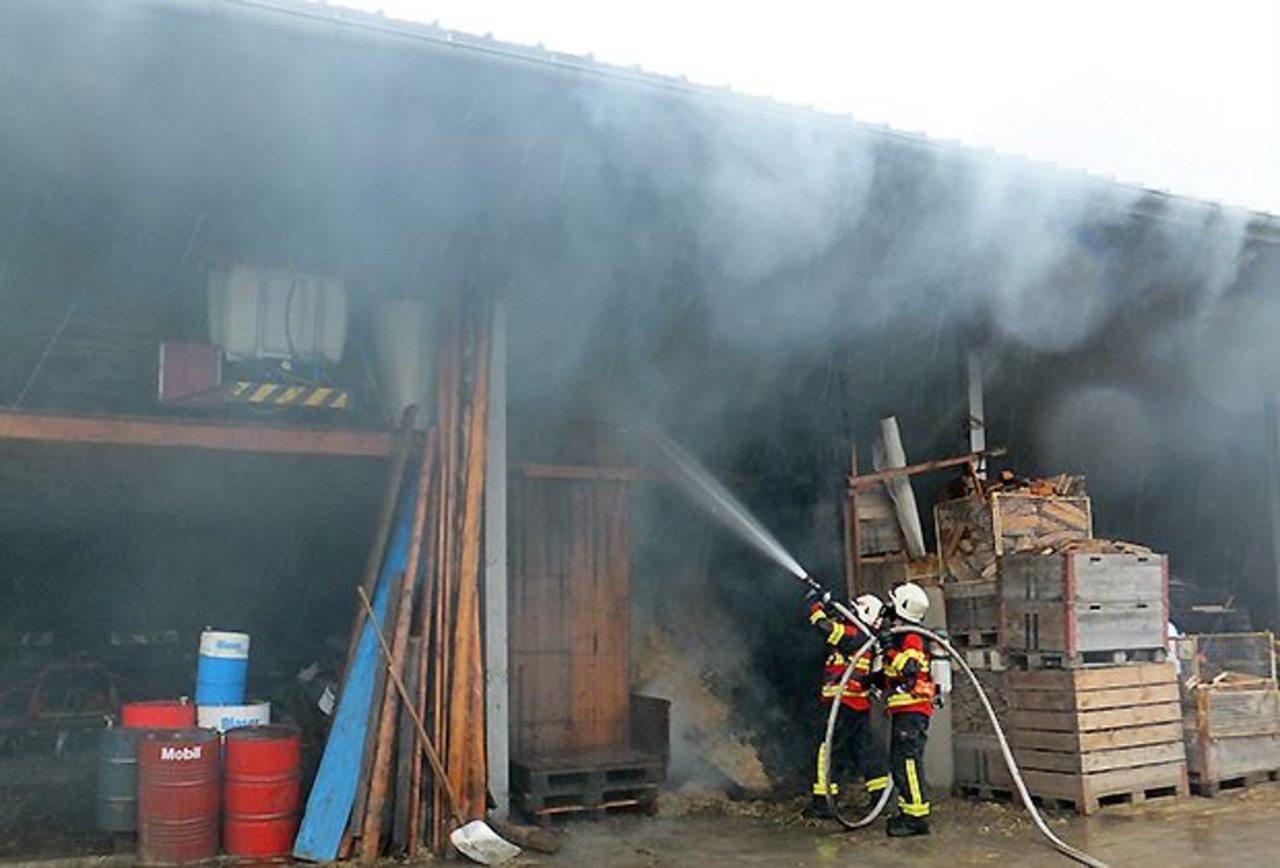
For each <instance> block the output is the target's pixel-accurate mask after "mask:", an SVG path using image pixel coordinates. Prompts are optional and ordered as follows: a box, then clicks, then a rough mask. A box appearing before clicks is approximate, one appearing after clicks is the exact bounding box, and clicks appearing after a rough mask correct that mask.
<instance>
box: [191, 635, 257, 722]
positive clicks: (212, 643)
mask: <svg viewBox="0 0 1280 868" xmlns="http://www.w3.org/2000/svg"><path fill="white" fill-rule="evenodd" d="M248 675H249V634H248V633H228V632H225V631H222V630H205V631H204V632H203V633H201V634H200V660H199V663H198V664H197V666H196V705H198V706H199V705H243V704H244V696H245V682H246V681H247V680H248Z"/></svg>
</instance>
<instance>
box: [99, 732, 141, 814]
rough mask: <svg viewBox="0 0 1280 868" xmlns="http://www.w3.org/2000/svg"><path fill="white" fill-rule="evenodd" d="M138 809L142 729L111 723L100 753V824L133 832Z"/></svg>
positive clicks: (104, 733) (103, 739) (103, 736)
mask: <svg viewBox="0 0 1280 868" xmlns="http://www.w3.org/2000/svg"><path fill="white" fill-rule="evenodd" d="M137 813H138V730H136V729H124V728H122V727H115V726H113V727H108V728H107V729H104V730H103V731H102V742H101V744H100V746H99V753H98V828H99V829H101V830H102V831H104V832H132V831H133V830H134V829H135V828H137V826H136V823H137Z"/></svg>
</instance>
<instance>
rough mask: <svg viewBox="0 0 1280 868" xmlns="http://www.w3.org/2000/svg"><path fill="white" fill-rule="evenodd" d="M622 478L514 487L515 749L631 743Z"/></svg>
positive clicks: (549, 751)
mask: <svg viewBox="0 0 1280 868" xmlns="http://www.w3.org/2000/svg"><path fill="white" fill-rule="evenodd" d="M628 494H629V493H628V488H627V483H626V482H622V481H617V480H558V479H530V478H521V479H518V480H514V481H513V485H512V486H511V505H512V511H511V526H512V528H513V532H512V534H511V541H512V542H511V584H510V593H511V601H510V602H511V638H510V648H511V733H512V736H511V738H512V756H513V757H515V758H535V757H545V756H548V755H555V754H573V753H585V752H592V751H602V750H603V751H615V750H623V749H626V748H627V747H628V744H629V739H630V732H629V698H628V697H629V689H628V677H629V667H630V660H629V657H628V653H627V643H628V635H627V623H628V611H627V595H628V582H629V572H630V570H629V562H630V538H629V531H628V521H629V508H628V500H629V497H628Z"/></svg>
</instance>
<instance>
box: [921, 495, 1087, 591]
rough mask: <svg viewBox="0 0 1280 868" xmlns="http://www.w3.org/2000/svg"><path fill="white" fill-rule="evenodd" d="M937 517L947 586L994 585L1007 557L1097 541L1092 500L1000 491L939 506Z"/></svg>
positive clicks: (943, 503) (938, 535) (944, 578)
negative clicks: (1001, 560)
mask: <svg viewBox="0 0 1280 868" xmlns="http://www.w3.org/2000/svg"><path fill="white" fill-rule="evenodd" d="M933 517H934V524H935V529H936V532H937V540H938V553H939V557H940V560H941V567H942V580H943V582H944V583H946V582H975V581H983V580H991V579H994V578H996V574H997V569H998V567H997V559H998V558H999V557H1001V556H1003V555H1008V554H1015V553H1018V552H1039V551H1044V550H1046V549H1053V548H1057V547H1060V546H1062V545H1063V544H1065V543H1068V542H1071V541H1072V540H1079V539H1089V538H1090V537H1092V536H1093V514H1092V510H1091V507H1090V504H1089V498H1087V497H1045V496H1040V495H1033V494H1018V493H1012V492H995V493H993V494H991V495H989V496H987V497H985V498H983V497H978V496H977V495H972V496H970V497H964V498H959V499H957V500H948V501H944V502H942V503H939V504H938V505H937V506H935V507H934V512H933Z"/></svg>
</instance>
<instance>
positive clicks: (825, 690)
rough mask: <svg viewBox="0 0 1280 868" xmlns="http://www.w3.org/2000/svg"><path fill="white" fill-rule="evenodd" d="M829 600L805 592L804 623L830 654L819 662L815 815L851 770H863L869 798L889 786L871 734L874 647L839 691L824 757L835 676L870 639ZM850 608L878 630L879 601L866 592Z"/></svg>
mask: <svg viewBox="0 0 1280 868" xmlns="http://www.w3.org/2000/svg"><path fill="white" fill-rule="evenodd" d="M829 602H830V595H829V594H827V595H819V594H817V593H816V592H811V593H810V595H809V623H810V624H813V625H814V626H815V627H817V628H818V629H819V630H821V631H822V634H823V635H824V636H825V637H826V640H827V644H828V645H829V646H830V648H831V653H830V654H828V655H827V659H826V662H825V663H824V664H823V680H822V692H821V698H822V703H821V707H822V716H821V725H820V727H819V731H818V750H817V756H816V766H817V768H816V771H815V774H814V779H813V805H812V807H811V808H810V814H811V815H813V816H819V817H826V816H828V815H829V808H828V806H827V799H826V796H827V794H828V793H830V794H831V795H832V796H833V797H838V796H839V795H840V780H841V779H842V778H848V777H849V776H850V774H851V773H852V772H854V771H856V772H858V773H859V774H861V775H862V779H863V786H864V787H865V789H866V791H867V795H868V798H870V799H872V800H874V799H877V798H879V797H880V793H881V791H882V790H884V788H885V787H887V786H888V785H889V773H888V769H887V768H886V763H885V758H884V752H883V750H882V749H881V748H880V747H879V745H878V744H876V742H875V739H874V738H872V734H871V701H870V696H869V690H870V689H871V682H872V679H873V678H874V677H875V676H874V673H873V672H872V659H873V657H874V656H875V655H874V648H873V649H872V650H871V651H869V652H868V653H867V654H864V655H863V656H861V657H860V658H858V661H857V663H856V664H855V665H854V673H853V676H852V677H851V678H850V679H849V683H848V684H846V685H845V689H844V692H843V695H841V696H840V697H839V700H840V703H841V705H843V706H844V708H843V709H842V713H841V718H840V721H839V723H838V725H837V726H836V731H835V738H834V740H833V742H832V746H831V748H832V752H833V755H832V757H831V760H830V762H829V763H827V762H826V756H825V753H824V752H825V750H826V734H827V717H828V714H829V710H830V707H831V703H832V702H834V701H835V700H836V699H837V696H836V694H837V693H840V680H841V679H842V678H843V677H844V672H845V669H846V668H847V667H848V665H849V660H850V659H851V658H852V655H854V654H855V653H857V651H858V649H859V648H861V647H862V646H863V645H864V644H866V642H867V639H868V638H870V637H869V636H868V635H867V634H865V633H863V632H862V631H861V630H859V629H858V627H857V626H856V625H854V624H852V623H849V622H848V621H846V620H845V619H843V618H841V617H840V615H839V613H837V612H835V611H830V612H829V611H828V608H827V607H826V606H825V605H824V604H826V603H829ZM853 610H854V613H855V614H857V616H858V618H859V619H860V620H861V621H862V622H863V623H864V624H865V625H867V627H868V628H869V629H871V630H872V631H875V630H878V629H880V627H881V625H882V624H883V620H884V603H882V602H881V601H880V600H879V599H878V598H877V597H875V596H873V595H871V594H865V595H863V596H861V597H858V599H857V600H855V601H854V604H853ZM873 635H874V633H873ZM828 765H829V775H828V773H827V772H828V770H827V769H824V766H828Z"/></svg>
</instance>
